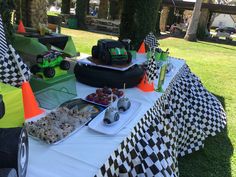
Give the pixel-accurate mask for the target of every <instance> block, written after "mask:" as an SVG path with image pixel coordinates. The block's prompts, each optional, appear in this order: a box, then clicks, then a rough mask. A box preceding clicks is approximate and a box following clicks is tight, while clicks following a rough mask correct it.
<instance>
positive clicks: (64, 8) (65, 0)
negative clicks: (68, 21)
mask: <svg viewBox="0 0 236 177" xmlns="http://www.w3.org/2000/svg"><path fill="white" fill-rule="evenodd" d="M70 5H71V0H62V4H61V13H62V14H70Z"/></svg>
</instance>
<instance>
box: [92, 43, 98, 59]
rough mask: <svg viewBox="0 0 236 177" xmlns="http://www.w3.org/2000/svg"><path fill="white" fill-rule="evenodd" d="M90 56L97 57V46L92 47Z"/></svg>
mask: <svg viewBox="0 0 236 177" xmlns="http://www.w3.org/2000/svg"><path fill="white" fill-rule="evenodd" d="M92 57H93V58H96V59H98V46H93V47H92Z"/></svg>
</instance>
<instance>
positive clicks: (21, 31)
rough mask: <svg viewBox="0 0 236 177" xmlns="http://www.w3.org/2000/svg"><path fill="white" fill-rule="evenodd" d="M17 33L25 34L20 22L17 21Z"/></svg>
mask: <svg viewBox="0 0 236 177" xmlns="http://www.w3.org/2000/svg"><path fill="white" fill-rule="evenodd" d="M17 32H18V33H25V32H26V31H25V27H24V24H23V22H22V20H20V21H19V25H18V29H17Z"/></svg>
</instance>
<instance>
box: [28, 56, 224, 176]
mask: <svg viewBox="0 0 236 177" xmlns="http://www.w3.org/2000/svg"><path fill="white" fill-rule="evenodd" d="M170 62H171V63H172V64H173V65H174V69H173V70H172V71H171V73H169V74H168V75H167V76H166V79H165V83H164V86H163V89H164V93H159V92H155V91H154V92H142V91H141V90H139V89H138V88H131V89H126V91H125V92H126V95H127V96H128V97H129V98H130V99H131V100H135V101H137V102H140V103H141V107H140V108H139V109H137V110H136V111H135V113H134V114H133V115H132V120H131V121H130V122H129V123H128V124H126V125H125V126H124V127H123V128H122V129H121V130H120V131H119V133H117V134H116V135H113V136H111V135H106V134H102V133H98V132H96V131H93V130H91V129H90V128H89V127H88V126H85V127H83V128H82V129H81V130H79V131H78V132H77V133H75V134H73V135H72V136H70V137H69V138H68V139H67V140H65V141H63V142H61V143H60V144H57V145H46V144H44V143H42V142H40V141H37V140H34V139H31V138H30V144H29V147H30V148H29V150H30V151H29V165H28V172H27V177H42V176H43V177H80V176H81V177H91V176H95V175H96V176H178V161H177V157H178V156H184V155H186V154H189V153H192V152H194V151H197V150H199V149H200V148H202V147H203V146H204V140H205V139H206V138H207V137H208V136H213V135H215V134H216V133H217V132H220V131H221V130H222V129H223V128H224V127H225V125H226V116H225V112H224V110H223V108H222V106H221V104H220V103H219V101H218V100H217V99H216V98H215V97H214V96H213V95H212V94H210V93H209V92H208V91H207V90H206V89H205V88H204V87H203V86H202V84H201V81H200V80H199V79H198V78H197V77H196V76H195V75H194V74H193V73H192V72H191V71H190V69H189V68H188V66H187V65H186V64H185V61H184V60H179V59H174V58H171V59H170ZM76 87H77V94H78V97H81V98H85V96H86V95H88V94H90V93H92V92H94V91H95V90H96V88H92V87H90V86H87V85H84V84H81V83H77V85H76ZM95 119H96V118H95Z"/></svg>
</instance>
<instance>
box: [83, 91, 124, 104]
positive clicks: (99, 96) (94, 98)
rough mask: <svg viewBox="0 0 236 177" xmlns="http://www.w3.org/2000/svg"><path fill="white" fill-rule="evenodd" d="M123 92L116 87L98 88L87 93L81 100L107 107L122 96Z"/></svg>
mask: <svg viewBox="0 0 236 177" xmlns="http://www.w3.org/2000/svg"><path fill="white" fill-rule="evenodd" d="M123 95H124V92H123V91H122V90H119V89H116V88H113V89H111V88H107V87H104V88H98V89H97V90H96V92H94V93H91V94H89V95H87V96H86V97H85V98H84V99H83V100H85V101H87V102H89V103H93V104H96V105H99V106H103V107H108V106H109V105H111V103H112V102H114V101H116V100H117V99H118V98H120V97H122V96H123Z"/></svg>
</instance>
